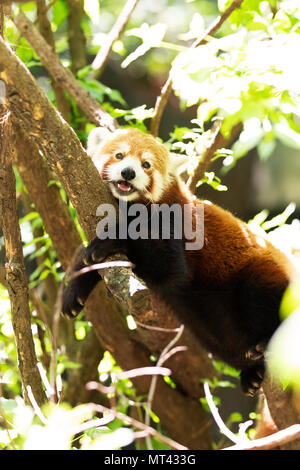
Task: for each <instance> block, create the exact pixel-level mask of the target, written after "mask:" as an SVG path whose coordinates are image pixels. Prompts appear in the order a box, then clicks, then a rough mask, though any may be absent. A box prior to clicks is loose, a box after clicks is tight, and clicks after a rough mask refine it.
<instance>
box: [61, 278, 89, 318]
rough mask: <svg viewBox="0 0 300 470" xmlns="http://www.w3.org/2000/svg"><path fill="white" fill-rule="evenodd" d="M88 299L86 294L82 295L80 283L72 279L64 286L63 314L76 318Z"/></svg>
mask: <svg viewBox="0 0 300 470" xmlns="http://www.w3.org/2000/svg"><path fill="white" fill-rule="evenodd" d="M85 301H86V296H85V295H82V294H81V295H80V285H79V283H78V282H76V281H70V282H69V284H68V285H67V286H66V287H65V288H64V292H63V302H62V314H63V315H64V316H66V317H68V318H75V317H77V315H78V314H79V313H80V312H81V310H82V309H83V306H84V304H85Z"/></svg>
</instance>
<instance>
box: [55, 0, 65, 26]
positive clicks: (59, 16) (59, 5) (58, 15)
mask: <svg viewBox="0 0 300 470" xmlns="http://www.w3.org/2000/svg"><path fill="white" fill-rule="evenodd" d="M68 13H69V9H68V5H67V3H66V1H65V0H57V1H56V2H54V5H53V6H52V15H53V16H52V20H53V23H54V24H55V26H56V28H59V26H60V25H61V24H62V22H63V21H64V20H65V19H66V18H67V16H68Z"/></svg>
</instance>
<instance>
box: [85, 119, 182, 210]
mask: <svg viewBox="0 0 300 470" xmlns="http://www.w3.org/2000/svg"><path fill="white" fill-rule="evenodd" d="M87 152H88V154H89V155H90V156H91V158H92V160H93V162H94V164H95V166H96V168H97V169H98V171H99V173H100V176H101V178H102V179H103V180H104V181H107V182H108V183H109V185H110V189H111V191H112V194H113V195H114V196H115V197H116V198H118V199H121V200H123V201H136V200H140V199H143V200H144V199H149V200H150V201H152V202H158V201H159V200H160V199H161V198H162V196H163V194H164V192H165V191H166V190H167V189H168V187H169V186H170V184H172V181H174V179H175V178H177V177H178V175H179V174H180V172H182V171H183V170H184V167H185V166H186V157H184V156H180V155H174V154H172V153H170V152H169V151H168V150H167V148H166V147H165V146H164V145H163V144H161V143H159V142H158V141H157V140H156V139H155V138H154V137H153V136H151V135H149V134H145V133H144V132H142V131H140V130H138V129H134V128H131V129H120V130H117V131H115V132H110V131H108V130H107V129H105V128H96V129H93V130H92V131H91V132H90V134H89V137H88V146H87Z"/></svg>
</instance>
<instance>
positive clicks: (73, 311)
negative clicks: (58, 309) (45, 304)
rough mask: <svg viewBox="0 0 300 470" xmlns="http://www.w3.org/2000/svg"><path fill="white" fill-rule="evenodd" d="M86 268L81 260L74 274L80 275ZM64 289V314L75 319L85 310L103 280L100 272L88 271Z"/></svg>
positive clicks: (71, 281)
mask: <svg viewBox="0 0 300 470" xmlns="http://www.w3.org/2000/svg"><path fill="white" fill-rule="evenodd" d="M83 267H84V263H83V261H82V260H81V261H80V262H79V263H78V264H77V265H76V266H75V268H74V269H73V272H72V273H73V274H74V273H75V274H76V273H78V271H80V270H81V269H82V268H83ZM69 277H70V281H69V283H68V285H66V286H65V287H64V291H63V299H62V314H63V315H64V316H66V317H68V318H75V317H76V316H77V315H78V314H79V313H80V312H81V310H82V309H83V307H84V304H85V302H86V300H87V298H88V296H89V295H90V293H91V291H92V290H93V289H94V287H95V286H96V284H98V282H99V281H100V280H101V276H100V274H99V273H98V271H88V272H87V273H84V274H81V275H79V276H77V277H75V278H73V279H72V274H70V276H69Z"/></svg>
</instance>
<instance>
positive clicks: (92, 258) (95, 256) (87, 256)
mask: <svg viewBox="0 0 300 470" xmlns="http://www.w3.org/2000/svg"><path fill="white" fill-rule="evenodd" d="M120 251H122V243H121V242H120V241H119V240H111V239H108V238H107V239H106V240H99V238H95V239H94V240H93V241H92V242H91V243H90V244H89V245H88V246H87V248H86V250H85V253H84V256H83V261H84V263H85V264H86V265H87V266H90V265H92V264H96V263H101V262H102V261H104V260H105V259H106V258H107V257H108V256H109V255H112V254H114V253H118V252H120Z"/></svg>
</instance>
